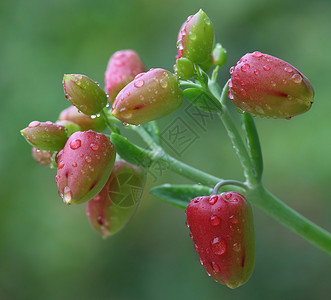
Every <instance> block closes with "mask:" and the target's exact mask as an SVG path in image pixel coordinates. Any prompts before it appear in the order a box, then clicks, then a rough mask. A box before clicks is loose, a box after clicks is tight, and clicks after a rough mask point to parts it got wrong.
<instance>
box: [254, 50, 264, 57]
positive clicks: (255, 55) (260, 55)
mask: <svg viewBox="0 0 331 300" xmlns="http://www.w3.org/2000/svg"><path fill="white" fill-rule="evenodd" d="M252 56H254V57H262V56H263V54H262V53H261V52H260V51H255V52H253V53H252Z"/></svg>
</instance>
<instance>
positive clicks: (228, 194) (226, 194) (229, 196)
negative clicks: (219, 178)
mask: <svg viewBox="0 0 331 300" xmlns="http://www.w3.org/2000/svg"><path fill="white" fill-rule="evenodd" d="M231 197H232V193H224V198H225V200H230V199H231Z"/></svg>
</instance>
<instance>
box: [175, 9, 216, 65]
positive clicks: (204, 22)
mask: <svg viewBox="0 0 331 300" xmlns="http://www.w3.org/2000/svg"><path fill="white" fill-rule="evenodd" d="M213 44H214V27H213V25H212V23H211V21H210V19H209V18H208V16H207V15H206V14H205V12H204V11H203V10H201V9H200V10H199V11H198V12H197V13H196V14H195V15H193V16H190V17H188V19H187V20H186V22H185V23H184V24H183V25H182V27H181V29H180V31H179V34H178V39H177V48H178V51H177V59H178V58H181V57H187V58H188V59H189V60H191V61H192V62H193V63H197V64H204V63H205V62H206V61H207V60H208V59H209V57H210V55H211V52H212V49H213Z"/></svg>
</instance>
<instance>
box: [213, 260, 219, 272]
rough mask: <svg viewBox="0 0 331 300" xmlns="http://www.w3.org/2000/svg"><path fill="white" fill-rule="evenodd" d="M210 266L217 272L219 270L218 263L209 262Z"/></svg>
mask: <svg viewBox="0 0 331 300" xmlns="http://www.w3.org/2000/svg"><path fill="white" fill-rule="evenodd" d="M211 266H212V267H213V270H214V271H215V272H216V273H218V272H220V271H221V268H220V267H219V265H218V264H217V263H215V262H214V261H213V262H212V263H211Z"/></svg>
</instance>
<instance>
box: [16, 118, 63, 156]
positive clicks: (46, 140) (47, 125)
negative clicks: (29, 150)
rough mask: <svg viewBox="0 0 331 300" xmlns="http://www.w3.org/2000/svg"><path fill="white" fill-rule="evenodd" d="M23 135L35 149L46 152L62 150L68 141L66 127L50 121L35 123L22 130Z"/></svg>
mask: <svg viewBox="0 0 331 300" xmlns="http://www.w3.org/2000/svg"><path fill="white" fill-rule="evenodd" d="M21 134H22V135H23V136H24V137H25V139H26V140H27V142H28V143H29V144H31V145H32V146H33V147H36V148H37V149H41V150H46V151H58V150H60V149H62V148H63V147H64V145H65V143H66V141H67V139H68V137H67V130H66V128H65V127H64V126H61V125H57V124H54V123H52V122H49V121H48V122H44V123H40V122H38V121H33V122H31V123H30V124H29V126H28V127H26V128H24V129H23V130H21Z"/></svg>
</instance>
